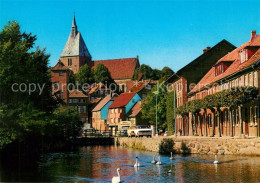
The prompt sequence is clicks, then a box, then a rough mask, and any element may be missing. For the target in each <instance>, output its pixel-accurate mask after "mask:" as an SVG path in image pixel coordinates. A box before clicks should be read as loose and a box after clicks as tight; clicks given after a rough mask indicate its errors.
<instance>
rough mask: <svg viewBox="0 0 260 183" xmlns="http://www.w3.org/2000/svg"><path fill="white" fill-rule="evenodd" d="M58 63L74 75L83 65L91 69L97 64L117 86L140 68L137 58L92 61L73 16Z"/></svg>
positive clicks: (129, 78)
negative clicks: (108, 74) (108, 73)
mask: <svg viewBox="0 0 260 183" xmlns="http://www.w3.org/2000/svg"><path fill="white" fill-rule="evenodd" d="M60 61H61V62H62V63H63V64H64V66H65V67H67V68H68V69H70V70H72V71H73V72H74V74H76V73H77V72H78V71H79V69H80V67H81V66H83V65H84V64H88V65H89V67H90V68H91V69H93V68H94V67H96V66H97V65H98V64H103V65H105V66H106V67H107V69H108V70H109V72H110V74H111V77H112V78H113V79H114V80H115V82H116V83H117V84H121V83H124V82H125V81H128V80H131V79H132V77H133V75H134V72H135V69H136V68H138V67H139V66H140V64H139V59H138V56H137V57H134V58H123V59H111V60H92V56H91V54H90V52H89V50H88V48H87V46H86V44H85V41H84V39H83V37H82V35H81V33H80V32H79V31H78V28H77V24H76V19H75V15H74V17H73V21H72V26H71V32H70V35H69V38H68V40H67V42H66V44H65V46H64V49H63V51H62V53H61V55H60Z"/></svg>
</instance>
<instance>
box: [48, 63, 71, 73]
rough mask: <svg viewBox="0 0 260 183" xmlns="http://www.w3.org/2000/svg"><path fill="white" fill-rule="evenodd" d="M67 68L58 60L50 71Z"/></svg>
mask: <svg viewBox="0 0 260 183" xmlns="http://www.w3.org/2000/svg"><path fill="white" fill-rule="evenodd" d="M68 69H69V68H68V67H66V66H65V65H64V64H63V63H62V62H61V61H58V62H57V64H56V65H55V66H54V67H52V68H51V70H52V71H54V70H56V71H63V70H68Z"/></svg>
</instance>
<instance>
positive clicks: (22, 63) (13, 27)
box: [0, 22, 54, 111]
mask: <svg viewBox="0 0 260 183" xmlns="http://www.w3.org/2000/svg"><path fill="white" fill-rule="evenodd" d="M35 41H36V36H33V35H32V34H31V33H29V34H27V33H21V32H20V26H19V24H18V23H17V22H9V23H8V24H7V25H6V26H5V27H4V28H3V30H2V31H1V32H0V99H1V102H2V103H4V104H8V106H9V107H10V108H13V107H14V106H17V105H20V104H24V103H27V104H28V103H33V105H34V106H35V107H37V108H38V109H41V110H45V111H51V110H52V109H53V106H54V103H53V102H54V101H53V98H52V96H51V81H50V77H49V75H48V67H47V65H48V61H49V55H48V54H46V53H45V49H43V50H40V49H39V48H38V47H36V49H33V45H34V42H35ZM22 83H23V84H24V86H27V88H23V89H24V91H17V92H15V91H13V89H15V90H17V89H18V87H17V86H18V85H19V84H22ZM16 84H17V85H16ZM29 85H30V86H31V90H29ZM12 86H14V88H13V87H12ZM15 86H16V87H15ZM38 86H40V87H43V90H42V91H41V90H40V89H39V87H38ZM12 105H14V106H12Z"/></svg>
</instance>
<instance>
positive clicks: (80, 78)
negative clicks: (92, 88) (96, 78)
mask: <svg viewBox="0 0 260 183" xmlns="http://www.w3.org/2000/svg"><path fill="white" fill-rule="evenodd" d="M75 78H76V82H79V83H80V84H85V83H87V84H91V83H93V77H92V75H91V71H90V68H89V66H88V64H85V65H83V66H82V67H80V69H79V72H78V73H77V74H76V76H75Z"/></svg>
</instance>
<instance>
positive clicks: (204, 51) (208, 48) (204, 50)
mask: <svg viewBox="0 0 260 183" xmlns="http://www.w3.org/2000/svg"><path fill="white" fill-rule="evenodd" d="M210 48H211V47H210V46H207V47H206V48H205V49H203V53H206V52H207V51H209V50H210Z"/></svg>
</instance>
